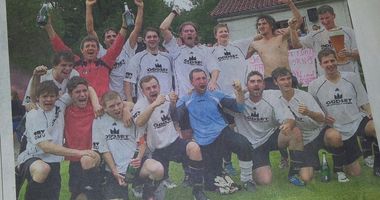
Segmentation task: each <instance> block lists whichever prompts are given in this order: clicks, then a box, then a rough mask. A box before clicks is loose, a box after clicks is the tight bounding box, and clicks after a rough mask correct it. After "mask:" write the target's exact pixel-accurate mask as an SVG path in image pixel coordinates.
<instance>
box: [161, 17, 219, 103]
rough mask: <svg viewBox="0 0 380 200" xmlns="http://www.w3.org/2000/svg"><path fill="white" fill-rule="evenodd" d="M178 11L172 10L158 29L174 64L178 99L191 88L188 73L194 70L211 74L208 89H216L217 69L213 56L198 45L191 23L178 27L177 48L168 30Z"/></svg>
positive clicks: (175, 41)
mask: <svg viewBox="0 0 380 200" xmlns="http://www.w3.org/2000/svg"><path fill="white" fill-rule="evenodd" d="M178 14H179V13H178V11H175V10H173V11H172V12H171V13H170V14H169V15H168V16H167V17H166V18H165V20H164V21H163V22H162V23H161V25H160V29H161V33H162V34H163V37H164V43H163V45H164V47H165V48H166V50H168V51H169V55H170V56H171V57H172V58H173V62H174V69H173V71H174V78H175V86H176V93H177V94H178V96H179V97H182V96H184V95H186V94H187V93H188V92H189V91H190V90H191V89H192V88H193V87H192V85H191V83H190V81H189V79H188V76H189V73H190V72H191V70H193V69H195V68H200V69H202V70H205V71H206V72H207V73H208V74H211V79H210V82H209V85H208V87H209V89H210V90H215V89H216V88H217V80H218V76H219V71H220V70H219V67H218V63H217V62H216V60H215V58H214V56H212V55H211V54H210V51H209V50H208V48H207V47H206V46H203V45H201V44H199V43H198V42H199V38H198V27H197V26H196V25H195V24H194V23H193V22H184V23H182V24H181V26H180V27H179V33H180V38H181V41H182V43H183V45H181V46H179V45H178V43H177V40H176V38H175V37H174V36H173V34H172V32H171V31H170V30H169V28H170V25H171V23H172V21H173V20H174V17H175V16H177V15H178Z"/></svg>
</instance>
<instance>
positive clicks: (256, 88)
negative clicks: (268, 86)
mask: <svg viewBox="0 0 380 200" xmlns="http://www.w3.org/2000/svg"><path fill="white" fill-rule="evenodd" d="M264 88H265V84H264V80H263V78H262V77H260V76H259V75H253V76H250V77H249V79H248V81H247V89H248V92H249V95H250V96H251V97H261V95H262V94H263V90H264Z"/></svg>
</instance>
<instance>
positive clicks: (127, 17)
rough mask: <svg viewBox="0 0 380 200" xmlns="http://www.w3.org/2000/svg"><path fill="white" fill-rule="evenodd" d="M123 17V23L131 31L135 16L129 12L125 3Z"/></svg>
mask: <svg viewBox="0 0 380 200" xmlns="http://www.w3.org/2000/svg"><path fill="white" fill-rule="evenodd" d="M123 15H124V20H125V23H126V24H127V27H128V28H129V29H133V27H134V26H135V16H134V15H133V13H132V12H131V10H129V8H128V5H127V2H124V13H123Z"/></svg>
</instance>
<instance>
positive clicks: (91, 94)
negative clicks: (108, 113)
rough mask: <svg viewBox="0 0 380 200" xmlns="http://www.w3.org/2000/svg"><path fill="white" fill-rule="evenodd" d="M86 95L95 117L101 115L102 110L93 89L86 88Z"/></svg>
mask: <svg viewBox="0 0 380 200" xmlns="http://www.w3.org/2000/svg"><path fill="white" fill-rule="evenodd" d="M88 94H89V97H90V101H91V105H92V108H93V110H94V114H95V117H99V116H102V115H103V108H102V106H101V105H100V103H99V98H98V95H97V94H96V91H95V89H94V88H93V87H91V86H88Z"/></svg>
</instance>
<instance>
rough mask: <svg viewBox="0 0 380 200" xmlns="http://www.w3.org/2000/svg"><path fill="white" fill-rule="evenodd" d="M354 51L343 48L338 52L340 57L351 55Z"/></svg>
mask: <svg viewBox="0 0 380 200" xmlns="http://www.w3.org/2000/svg"><path fill="white" fill-rule="evenodd" d="M351 55H352V53H351V51H349V50H348V49H346V48H343V49H342V50H340V51H339V52H338V56H339V57H351Z"/></svg>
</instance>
